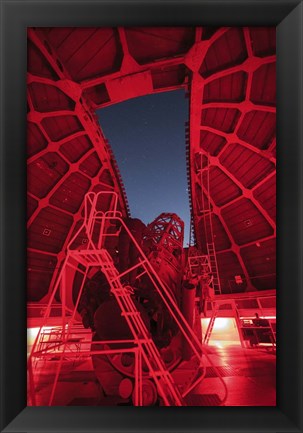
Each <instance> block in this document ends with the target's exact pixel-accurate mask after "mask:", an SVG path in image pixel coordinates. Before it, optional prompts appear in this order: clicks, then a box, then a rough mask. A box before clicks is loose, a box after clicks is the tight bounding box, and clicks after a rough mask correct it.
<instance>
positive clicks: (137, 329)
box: [28, 191, 227, 406]
mask: <svg viewBox="0 0 303 433" xmlns="http://www.w3.org/2000/svg"><path fill="white" fill-rule="evenodd" d="M108 195H110V196H112V200H111V202H112V207H111V208H110V209H109V210H108V211H106V212H104V211H102V207H101V209H100V208H98V205H101V206H102V203H103V202H104V196H108ZM84 209H85V211H84V216H85V217H84V222H83V226H81V227H80V228H79V229H78V231H77V232H76V233H75V235H74V237H73V239H71V241H70V243H69V245H68V247H67V255H66V258H65V261H64V263H63V266H62V269H61V271H60V273H59V276H58V278H57V280H56V283H55V285H54V287H53V290H52V293H51V297H50V299H49V302H48V305H47V308H46V311H45V315H44V319H43V323H42V325H41V327H40V329H39V332H38V334H37V337H36V340H35V342H34V345H33V347H32V351H31V354H30V356H29V360H28V372H29V390H30V398H31V404H32V405H35V404H36V400H35V379H34V366H33V364H34V363H35V362H37V361H39V360H43V359H46V358H48V357H50V356H53V355H54V354H57V356H59V362H58V365H57V368H56V372H55V377H54V381H53V386H52V390H51V394H50V397H49V405H52V403H53V400H54V396H55V392H56V386H57V383H58V378H59V375H60V371H61V368H62V364H63V359H64V358H65V357H68V358H74V359H77V358H79V357H81V356H82V357H83V356H86V357H89V356H94V355H111V354H115V353H122V352H124V353H134V356H135V371H134V380H135V385H134V404H135V405H138V406H142V405H144V398H143V391H142V386H143V377H142V376H143V367H142V365H143V364H142V363H143V362H144V363H145V365H146V366H147V370H148V378H149V379H150V380H152V381H153V382H154V383H155V386H156V389H157V392H158V395H159V397H160V398H161V400H162V401H163V405H165V406H184V405H186V403H185V400H184V397H185V396H186V395H187V394H188V393H189V392H190V391H191V389H193V388H194V387H195V386H196V385H197V384H198V383H200V382H201V381H202V380H203V378H204V375H205V371H204V373H203V366H202V355H204V356H205V357H207V359H208V360H209V358H208V356H207V354H206V353H205V352H204V350H203V349H202V344H201V341H199V339H198V338H197V336H196V334H195V332H194V331H193V330H192V328H191V327H190V326H189V324H188V322H187V321H186V319H185V318H184V316H183V314H182V313H181V311H180V309H179V307H178V306H177V304H176V302H175V300H174V299H173V297H172V295H171V293H170V291H169V289H168V288H167V287H166V285H165V284H164V283H163V281H161V279H160V278H159V276H158V274H157V272H156V271H155V270H154V268H153V266H152V265H151V263H150V262H149V260H148V259H147V257H146V256H145V254H144V253H143V251H142V249H141V247H140V246H139V244H138V243H137V241H136V240H135V238H134V237H133V235H132V233H131V231H130V230H129V229H128V227H127V226H126V224H125V222H124V221H123V219H122V218H121V212H120V211H118V210H117V209H118V195H117V194H116V193H115V192H108V191H105V192H99V193H97V194H95V193H88V194H87V195H86V196H85V202H84ZM161 220H162V221H164V222H166V223H167V218H161ZM117 222H118V223H119V225H120V226H122V227H123V229H124V230H125V231H126V232H127V234H128V236H129V238H130V240H131V242H132V243H133V244H134V245H135V247H136V248H137V250H138V253H139V257H138V263H137V264H135V265H134V266H132V267H131V268H130V269H127V270H126V271H124V272H122V273H119V272H118V271H117V269H116V267H115V264H114V261H113V258H112V257H111V255H110V254H109V252H108V250H107V249H106V247H105V244H106V239H107V238H112V237H117V236H118V235H119V230H118V228H117V224H116V223H117ZM113 227H116V229H114V230H112V228H113ZM168 227H170V230H169V231H171V230H172V227H173V225H171V224H168ZM83 231H84V232H85V234H86V236H87V239H88V242H87V243H86V244H85V247H84V248H81V249H79V247H76V248H75V247H74V248H73V246H74V245H77V242H76V240H77V239H78V238H79V236H80V234H81V233H82V232H83ZM177 231H178V230H177ZM174 233H175V232H174ZM178 233H179V232H178ZM161 239H162V237H161ZM163 239H164V240H165V239H167V237H166V236H163ZM92 267H97V268H99V269H100V270H101V272H102V273H103V274H104V275H105V277H106V279H107V281H108V283H109V286H110V293H111V295H112V296H113V297H114V298H115V300H116V302H117V304H118V306H119V308H120V310H121V315H122V316H123V317H124V318H125V320H126V323H127V326H128V327H129V329H130V331H131V334H132V337H133V339H132V340H118V341H117V340H112V341H94V349H93V348H92V346H91V345H90V341H89V340H88V339H83V341H82V339H81V338H80V339H79V334H81V333H85V330H84V328H83V326H82V323H81V320H79V317H78V306H79V303H80V299H81V296H82V293H83V288H84V284H85V281H86V277H87V275H88V273H89V270H90V268H92ZM70 268H72V269H75V270H77V271H78V272H80V273H81V274H82V281H81V285H80V288H79V291H78V294H77V297H76V301H75V305H74V308H73V309H71V308H70V307H69V305H68V304H67V302H66V300H67V287H68V281H67V279H68V275H69V274H68V270H69V269H70ZM134 268H138V269H140V274H141V275H145V274H146V275H147V276H148V278H149V279H150V281H151V283H152V284H153V286H154V290H156V291H157V293H158V295H159V296H160V298H161V300H162V302H163V304H164V305H165V307H166V308H167V310H168V312H169V314H170V316H171V317H172V318H173V320H174V321H175V323H176V324H177V326H178V329H179V331H180V332H181V334H182V336H183V338H184V339H185V341H186V342H187V344H188V345H189V347H190V348H191V350H192V352H193V355H194V357H196V359H197V360H198V366H199V368H198V369H197V372H198V374H195V375H194V377H193V380H192V382H191V383H189V384H188V385H187V386H184V385H183V389H182V391H180V389H181V387H180V384H179V386H177V384H176V383H175V382H174V380H173V378H172V376H171V374H170V372H169V371H168V370H167V368H166V367H165V365H164V362H163V360H162V358H161V355H160V353H159V350H158V348H157V347H156V345H155V343H154V341H153V339H152V337H151V334H150V332H149V331H148V329H147V328H146V325H145V323H144V321H143V319H142V317H141V314H140V312H139V311H138V310H137V307H136V306H135V304H134V301H133V298H132V294H133V293H132V288H131V287H129V286H125V285H123V283H122V282H121V277H123V276H124V275H125V274H127V273H128V272H130V271H132V270H133V269H134ZM58 294H59V296H60V302H61V321H62V322H61V326H58V327H56V328H53V329H52V330H51V332H49V333H45V328H46V327H47V325H48V321H49V320H50V319H51V311H52V308H53V304H54V301H55V298H56V296H57V295H58ZM121 343H123V344H124V348H123V349H121V348H117V349H116V348H115V345H117V344H121ZM125 344H126V345H129V347H125ZM112 345H113V346H114V347H113V348H112V347H111V346H112ZM96 347H97V349H96ZM209 361H210V360H209ZM213 368H214V369H215V371H216V373H218V371H217V370H216V367H213ZM218 377H219V379H220V380H221V382H222V384H223V386H224V392H225V396H224V397H223V399H222V402H223V401H224V399H225V398H226V395H227V393H226V385H225V383H224V381H223V380H222V378H221V375H220V374H219V373H218Z"/></svg>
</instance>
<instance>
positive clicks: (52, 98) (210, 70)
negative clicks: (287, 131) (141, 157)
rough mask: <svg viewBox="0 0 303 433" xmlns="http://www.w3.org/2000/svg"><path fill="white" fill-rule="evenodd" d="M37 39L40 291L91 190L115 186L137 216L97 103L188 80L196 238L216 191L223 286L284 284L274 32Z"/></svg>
mask: <svg viewBox="0 0 303 433" xmlns="http://www.w3.org/2000/svg"><path fill="white" fill-rule="evenodd" d="M28 39H29V42H28V77H27V82H28V214H29V216H28V248H29V252H28V268H29V277H28V296H29V299H30V300H40V299H42V298H43V297H44V296H45V295H47V293H48V290H49V287H51V286H52V284H53V282H54V280H55V278H56V274H57V272H56V271H57V269H58V268H59V267H60V263H61V262H62V260H63V258H64V254H65V249H66V246H67V244H68V242H69V241H70V239H71V238H72V236H73V234H74V233H75V232H76V231H77V230H78V228H79V227H80V225H81V220H82V217H83V201H84V195H85V194H86V193H87V192H90V191H94V192H98V191H99V190H100V189H103V190H112V191H116V192H117V193H118V195H119V210H120V211H121V212H122V214H123V215H126V214H127V213H128V206H127V201H126V197H125V191H124V188H123V183H122V181H121V177H120V175H119V171H118V168H117V165H116V163H115V160H114V157H113V154H112V152H111V149H110V146H109V144H108V142H107V141H106V138H105V137H104V135H103V133H102V131H101V129H100V126H99V124H98V121H97V119H96V115H95V110H96V109H98V108H101V107H104V106H106V105H110V104H114V103H117V102H121V101H124V100H127V99H129V98H134V97H137V96H142V95H147V94H152V93H156V92H163V91H168V90H174V89H179V88H184V89H186V90H187V91H188V97H189V113H190V118H189V122H188V126H187V129H186V138H187V141H188V143H187V146H188V170H189V173H188V174H189V184H190V191H191V198H190V201H191V207H192V218H193V225H194V232H195V238H196V242H197V245H198V247H199V249H201V250H202V251H203V250H204V251H205V245H204V241H203V239H204V228H203V227H204V221H203V218H204V216H203V207H202V205H203V201H204V200H202V197H203V195H204V196H205V195H207V197H206V200H207V201H208V203H209V204H210V206H211V209H212V224H213V233H214V244H215V248H216V252H217V261H218V268H219V275H220V278H221V287H222V291H223V292H224V291H232V290H235V291H241V290H242V291H243V290H256V289H258V290H263V289H272V288H275V272H276V271H275V238H276V223H275V174H276V170H275V163H276V156H275V145H276V141H275V62H276V57H275V29H274V28H209V27H206V28H203V27H197V28H191V27H186V28H182V27H176V28H174V27H167V28H165V27H163V28H160V27H159V28H117V29H116V28H43V29H42V28H31V29H29V31H28ZM117 125H118V120H117ZM101 126H102V121H101ZM205 162H207V166H208V167H209V170H208V171H209V183H210V186H209V189H208V188H207V185H206V183H207V182H206V178H207V176H208V175H207V174H206V172H205V170H204V169H203V167H204V166H203V164H204V163H205ZM201 164H202V165H201ZM109 206H110V203H104V208H105V209H106V208H109ZM85 242H86V239H85V238H83V243H85ZM235 272H236V275H239V276H241V279H242V283H241V284H240V285H237V284H236V283H235Z"/></svg>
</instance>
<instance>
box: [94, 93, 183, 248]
mask: <svg viewBox="0 0 303 433" xmlns="http://www.w3.org/2000/svg"><path fill="white" fill-rule="evenodd" d="M97 114H98V117H99V121H100V125H101V128H102V130H103V132H104V134H105V137H106V138H107V139H108V140H109V142H110V145H111V147H112V149H113V152H114V154H115V157H116V160H117V163H118V166H119V169H120V172H121V176H122V179H123V182H124V186H125V189H126V195H127V198H128V202H129V206H130V211H131V216H132V217H136V218H140V219H141V220H142V221H143V222H144V223H146V224H147V223H149V222H151V221H152V220H153V219H154V218H155V217H156V216H158V215H159V214H160V213H161V212H174V213H176V214H177V215H179V217H180V218H182V219H183V221H184V223H185V240H184V245H186V244H187V243H188V240H189V224H190V212H189V199H188V185H187V178H186V159H185V122H186V121H187V120H188V100H187V99H185V92H184V91H183V90H178V91H172V92H165V93H158V94H154V95H148V96H143V97H140V98H135V99H130V100H128V101H126V102H122V103H119V104H115V105H112V106H109V107H106V108H103V109H100V110H98V112H97Z"/></svg>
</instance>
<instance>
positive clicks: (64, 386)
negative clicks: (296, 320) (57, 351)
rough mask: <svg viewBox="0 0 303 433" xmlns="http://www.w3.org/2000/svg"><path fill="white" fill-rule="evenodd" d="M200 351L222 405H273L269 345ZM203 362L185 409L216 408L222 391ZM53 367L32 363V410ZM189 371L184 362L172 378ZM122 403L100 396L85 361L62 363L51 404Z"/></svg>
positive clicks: (44, 394)
mask: <svg viewBox="0 0 303 433" xmlns="http://www.w3.org/2000/svg"><path fill="white" fill-rule="evenodd" d="M217 343H218V342H217ZM218 346H221V347H218ZM206 350H207V353H208V356H209V360H210V361H211V362H212V363H213V364H214V365H215V366H216V367H217V368H218V370H219V372H220V374H221V375H222V378H223V380H224V381H225V383H226V386H227V390H228V394H227V398H226V400H225V401H224V403H223V405H224V406H275V405H276V355H275V352H273V351H272V349H271V348H270V347H266V348H265V347H258V348H249V349H248V348H247V349H244V348H242V347H241V346H240V345H239V344H234V345H232V344H228V342H224V344H216V342H213V344H211V345H209V346H207V347H206ZM205 358H206V357H205ZM204 364H205V367H206V375H205V378H204V379H203V381H202V382H201V383H200V384H199V385H198V386H197V387H196V388H194V389H193V390H192V391H191V393H190V394H189V395H188V396H187V397H186V401H187V405H189V406H218V405H220V400H221V399H222V398H223V397H224V388H223V386H222V383H221V382H220V380H219V379H218V378H217V377H216V375H215V372H214V369H213V367H212V366H211V363H210V362H209V361H207V360H206V359H204ZM57 365H58V358H56V356H54V357H53V358H52V359H50V360H44V361H40V362H39V363H38V364H37V368H36V370H35V387H36V390H35V395H36V404H37V405H38V406H46V405H47V404H48V399H49V396H50V392H51V385H52V383H53V380H54V375H55V370H56V367H57ZM194 368H195V366H193V365H191V363H190V362H187V363H185V362H184V363H181V364H180V366H179V367H178V369H177V370H176V371H175V372H174V373H173V374H172V375H173V377H174V379H175V381H176V382H177V383H178V376H179V377H181V376H182V374H183V373H184V371H185V370H186V371H187V372H189V370H190V369H192V370H193V371H194ZM29 404H30V403H29ZM124 404H128V402H127V400H123V399H122V398H116V397H106V398H104V397H103V396H102V394H101V393H100V387H99V385H98V382H97V380H96V376H95V373H94V370H93V368H92V362H91V360H90V359H83V360H79V359H78V360H73V359H64V361H63V363H62V369H61V373H60V376H59V381H58V384H57V389H56V393H55V397H54V401H53V405H55V406H69V405H72V406H96V405H102V406H103V405H124Z"/></svg>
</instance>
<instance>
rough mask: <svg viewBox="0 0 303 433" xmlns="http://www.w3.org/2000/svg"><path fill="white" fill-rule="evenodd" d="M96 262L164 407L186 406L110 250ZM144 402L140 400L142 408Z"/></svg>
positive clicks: (100, 252) (102, 253) (104, 252)
mask: <svg viewBox="0 0 303 433" xmlns="http://www.w3.org/2000/svg"><path fill="white" fill-rule="evenodd" d="M96 259H97V260H98V261H99V264H100V267H101V270H102V272H103V273H104V274H105V276H106V278H107V280H108V282H109V284H110V288H111V293H112V294H113V295H114V296H115V298H116V300H117V303H118V305H119V307H120V309H121V314H122V316H124V317H125V320H126V322H127V324H128V326H129V329H130V330H131V332H132V335H133V337H134V341H135V343H136V344H137V345H138V348H139V354H140V356H142V359H143V361H144V362H145V363H146V365H147V367H148V370H149V375H150V377H151V378H152V379H153V380H154V382H155V384H156V386H157V389H158V392H159V395H160V396H161V397H162V399H163V402H164V404H165V406H184V401H183V399H182V397H181V394H180V392H179V390H178V388H177V386H176V384H175V383H174V381H173V379H172V377H171V375H170V373H169V372H168V371H167V369H166V368H165V365H164V363H163V361H162V358H161V356H160V353H159V351H158V349H157V347H156V345H155V343H154V341H153V340H152V338H151V335H150V333H149V331H148V329H147V328H146V326H145V324H144V322H143V320H142V317H141V314H140V313H139V312H138V310H137V308H136V306H135V304H134V302H133V299H132V297H131V291H130V290H129V289H128V287H127V286H126V287H123V286H122V284H121V282H120V276H119V273H118V271H117V269H116V268H115V266H114V263H113V260H112V258H111V256H110V255H109V253H108V251H107V250H100V251H99V252H98V254H97V257H96ZM141 264H142V263H141ZM141 403H142V402H140V401H139V405H141Z"/></svg>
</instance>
